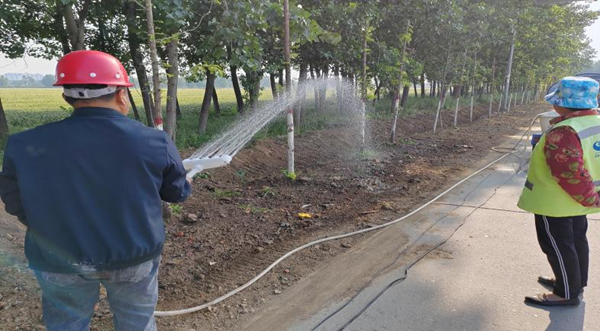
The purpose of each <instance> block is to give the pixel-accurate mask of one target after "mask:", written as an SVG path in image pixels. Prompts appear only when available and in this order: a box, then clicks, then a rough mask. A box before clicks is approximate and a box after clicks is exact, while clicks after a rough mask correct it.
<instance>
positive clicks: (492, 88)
mask: <svg viewBox="0 0 600 331" xmlns="http://www.w3.org/2000/svg"><path fill="white" fill-rule="evenodd" d="M495 78H496V58H495V57H494V60H493V61H492V81H491V82H490V109H489V111H488V116H489V117H492V105H493V103H494V79H495Z"/></svg>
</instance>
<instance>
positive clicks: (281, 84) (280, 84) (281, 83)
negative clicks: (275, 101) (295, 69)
mask: <svg viewBox="0 0 600 331" xmlns="http://www.w3.org/2000/svg"><path fill="white" fill-rule="evenodd" d="M279 86H281V89H283V87H284V86H287V85H285V83H284V81H283V69H281V70H279Z"/></svg>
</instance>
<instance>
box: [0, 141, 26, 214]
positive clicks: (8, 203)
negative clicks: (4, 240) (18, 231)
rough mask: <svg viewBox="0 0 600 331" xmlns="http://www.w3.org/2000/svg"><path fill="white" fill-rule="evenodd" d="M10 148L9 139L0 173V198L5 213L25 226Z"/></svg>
mask: <svg viewBox="0 0 600 331" xmlns="http://www.w3.org/2000/svg"><path fill="white" fill-rule="evenodd" d="M10 146H11V144H10V138H9V140H8V141H7V143H6V150H5V153H4V161H3V165H2V172H1V173H0V196H1V197H2V202H4V207H5V209H6V212H7V213H9V214H11V215H14V216H17V218H19V221H21V223H23V224H25V225H27V219H26V217H25V211H24V210H23V205H22V204H21V196H20V192H19V184H18V182H17V173H16V171H15V165H14V162H13V160H12V158H11V157H10V155H11V152H10V150H9V149H10Z"/></svg>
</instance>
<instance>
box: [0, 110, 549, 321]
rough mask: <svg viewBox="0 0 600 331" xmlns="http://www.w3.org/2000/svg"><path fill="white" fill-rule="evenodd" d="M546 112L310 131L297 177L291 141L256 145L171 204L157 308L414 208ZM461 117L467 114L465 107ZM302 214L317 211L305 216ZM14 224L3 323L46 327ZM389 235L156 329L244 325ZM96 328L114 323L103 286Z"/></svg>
mask: <svg viewBox="0 0 600 331" xmlns="http://www.w3.org/2000/svg"><path fill="white" fill-rule="evenodd" d="M545 110H547V106H545V105H541V104H539V105H529V106H523V107H519V108H517V109H514V110H511V112H510V113H503V114H501V115H499V116H498V115H496V114H495V115H494V116H493V118H491V119H488V118H487V107H481V108H479V109H477V111H476V118H477V120H476V121H475V122H474V123H472V124H471V123H463V122H459V129H455V128H448V127H446V128H445V129H444V130H443V131H441V132H439V133H438V134H437V135H433V134H432V133H431V127H432V124H433V115H432V114H424V115H418V116H413V117H410V118H405V119H403V121H402V122H401V123H399V133H400V135H399V139H398V141H399V143H397V144H393V145H392V144H389V143H386V141H387V139H388V131H389V128H388V126H389V123H388V121H377V120H371V121H370V122H369V134H370V135H369V141H370V144H369V146H368V148H367V149H366V150H363V151H362V152H361V150H360V145H359V139H360V138H359V137H358V135H357V134H356V132H357V130H356V128H343V127H337V128H331V129H328V130H323V131H319V132H313V133H310V134H306V135H302V136H299V137H297V146H296V156H297V168H298V169H299V178H298V180H296V181H295V182H290V181H289V180H288V179H287V178H285V176H284V175H283V173H282V169H284V168H285V166H286V159H285V157H286V146H285V140H284V139H269V140H261V141H258V142H254V143H253V144H252V145H251V146H249V147H248V148H246V149H245V150H244V151H242V152H241V153H240V154H238V156H237V157H236V158H234V161H233V163H232V165H231V166H230V167H228V168H222V169H217V170H215V171H212V172H210V173H208V174H207V175H206V176H205V178H198V179H196V180H195V183H194V192H193V196H192V197H191V198H190V199H189V200H188V201H187V202H186V203H184V204H183V205H182V206H181V207H180V208H175V209H173V212H174V214H173V215H172V216H173V217H172V219H171V221H168V222H167V223H166V229H167V241H166V244H165V250H164V254H163V260H162V261H163V263H162V266H161V270H160V275H159V282H160V285H159V286H160V298H159V307H158V309H159V310H172V309H182V308H188V307H192V306H196V305H199V304H202V303H205V302H208V301H210V300H212V299H214V298H216V297H218V296H220V295H222V294H224V293H226V292H228V291H230V290H232V289H234V288H235V287H237V286H239V285H241V284H243V283H245V282H246V281H247V280H249V279H250V278H252V277H253V276H254V275H256V274H257V273H258V272H260V271H261V270H262V269H264V268H265V267H266V266H268V265H269V264H270V263H272V262H273V261H274V260H276V259H277V258H279V257H280V256H281V255H283V254H285V252H287V251H289V250H291V249H293V248H295V247H297V246H300V245H302V244H304V243H306V242H309V241H312V240H314V239H317V238H322V237H324V236H328V235H332V234H339V233H344V232H349V231H354V230H358V229H362V228H365V227H368V226H372V225H374V224H381V223H384V222H386V221H389V220H392V219H395V218H397V217H399V216H401V215H403V214H405V213H406V212H407V211H409V210H411V209H413V208H414V207H415V206H418V205H420V204H422V203H423V202H425V201H427V200H429V199H431V198H432V197H434V196H435V195H436V192H439V191H441V190H442V189H443V188H444V187H448V186H450V185H451V184H452V183H454V182H455V181H456V179H457V178H459V177H462V176H463V175H464V173H465V172H466V171H467V170H469V169H473V168H474V165H477V164H481V160H482V159H483V158H484V157H485V156H486V155H488V153H489V149H490V147H492V146H495V145H497V144H498V143H499V142H500V141H502V140H503V139H504V138H505V137H506V136H507V135H512V134H515V133H516V132H517V128H520V127H523V126H525V125H527V124H528V123H529V122H530V121H531V119H532V118H533V116H535V114H537V113H540V112H542V111H545ZM460 116H461V118H468V114H467V112H466V111H461V114H460ZM446 117H448V115H446ZM190 153H191V151H190ZM184 154H185V153H184ZM301 212H303V213H308V214H310V215H311V218H310V219H301V218H299V217H298V213H301ZM16 222H17V221H16V219H13V218H8V217H7V216H6V215H3V216H2V217H0V252H2V255H1V256H0V258H1V259H0V268H1V269H0V302H1V303H0V325H1V327H0V329H4V328H6V329H7V330H37V329H42V327H41V324H40V316H41V310H40V308H39V297H38V294H37V293H38V292H37V285H36V284H35V280H34V278H33V277H32V274H31V273H30V272H29V271H27V270H26V268H25V261H24V257H23V254H22V249H23V247H22V242H23V227H20V226H18V225H15V224H16ZM420 226H421V225H419V226H417V228H419V227H420ZM381 235H383V234H376V235H363V236H358V237H356V238H349V239H344V240H341V241H339V242H332V243H326V244H323V245H319V246H318V247H313V248H311V249H309V250H306V251H304V252H301V253H299V254H298V255H296V256H293V257H292V258H290V259H288V260H286V261H284V262H283V263H282V264H281V265H280V266H278V267H276V268H275V269H274V270H273V271H272V272H271V273H269V274H268V275H267V276H265V277H264V278H263V279H262V280H260V281H259V282H258V283H256V284H255V285H253V286H252V287H251V288H249V289H248V290H246V291H245V292H243V293H242V294H240V295H238V296H235V297H233V298H231V299H230V300H227V301H225V302H223V303H222V304H220V305H217V306H216V307H213V308H211V309H209V310H206V311H203V312H198V313H195V314H190V315H185V316H181V317H177V318H169V317H166V318H160V319H158V324H159V328H160V329H161V330H185V331H189V330H196V331H199V330H236V329H235V328H236V327H235V326H234V325H237V324H238V323H239V322H240V321H242V320H246V319H248V318H250V316H252V313H254V312H255V311H256V309H259V308H260V307H263V306H264V305H265V302H267V301H270V300H272V299H273V298H275V297H277V296H278V295H279V294H281V293H283V292H284V291H287V290H288V288H290V287H292V285H294V284H296V283H298V282H299V281H300V280H301V279H302V278H303V277H304V276H306V275H308V274H310V273H312V272H314V271H316V270H318V269H319V268H320V267H321V266H322V265H323V264H325V263H329V262H330V261H332V260H331V258H332V257H334V256H336V255H338V254H339V253H340V252H344V251H348V250H350V249H351V248H352V247H353V245H355V243H356V242H357V241H362V240H365V238H367V239H366V240H375V239H373V238H376V237H377V236H381ZM9 236H10V237H9ZM398 239H399V240H398V246H395V247H393V248H392V247H390V252H394V251H397V250H401V249H402V247H403V245H406V243H407V242H408V240H409V239H410V238H403V237H399V238H398ZM364 254H365V256H368V252H364ZM390 255H393V254H392V253H390ZM373 260H376V259H373ZM341 265H343V264H341ZM346 268H347V267H346ZM365 277H366V276H365ZM351 290H352V289H349V291H351ZM92 329H93V330H111V329H112V318H111V314H110V312H109V309H108V306H107V303H106V294H105V292H104V291H102V292H101V301H100V305H99V306H98V309H97V310H96V313H95V315H94V321H93V323H92Z"/></svg>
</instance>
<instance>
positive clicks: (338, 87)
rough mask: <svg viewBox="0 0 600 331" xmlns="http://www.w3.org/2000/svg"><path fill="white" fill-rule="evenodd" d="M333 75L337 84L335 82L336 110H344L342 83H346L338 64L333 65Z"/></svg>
mask: <svg viewBox="0 0 600 331" xmlns="http://www.w3.org/2000/svg"><path fill="white" fill-rule="evenodd" d="M334 70H335V75H336V77H337V84H336V93H335V94H336V97H337V105H338V112H339V113H342V112H343V111H344V84H346V81H345V77H344V71H343V70H341V71H340V68H339V67H338V66H335V69H334Z"/></svg>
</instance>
